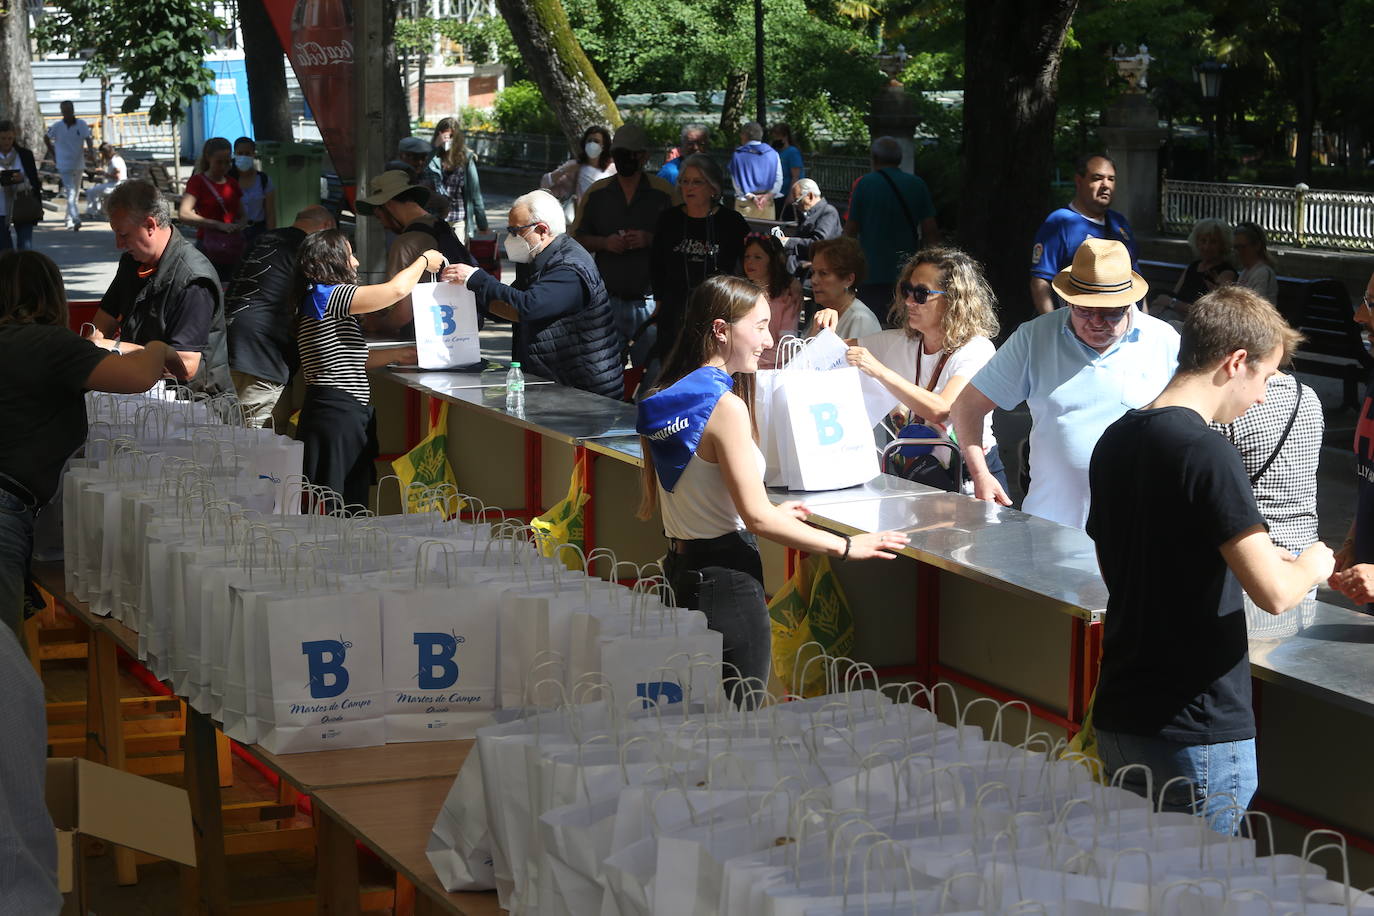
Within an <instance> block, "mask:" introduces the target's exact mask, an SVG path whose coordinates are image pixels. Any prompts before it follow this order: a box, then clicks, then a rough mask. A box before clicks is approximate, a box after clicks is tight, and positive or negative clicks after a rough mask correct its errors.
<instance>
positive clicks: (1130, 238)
mask: <svg viewBox="0 0 1374 916" xmlns="http://www.w3.org/2000/svg"><path fill="white" fill-rule="evenodd" d="M1074 171H1075V173H1076V174H1075V175H1074V178H1073V185H1074V195H1073V200H1071V201H1069V205H1068V206H1067V207H1060V208H1059V209H1058V210H1055V211H1054V212H1053V213H1051V214H1050V215H1049V216H1048V217H1046V218H1045V221H1044V222H1043V223H1041V224H1040V231H1039V232H1037V233H1035V245H1034V247H1032V248H1031V280H1030V292H1031V302H1032V303H1034V305H1035V310H1036V312H1038V313H1040V314H1044V313H1045V312H1052V311H1054V310H1055V309H1056V308H1057V307H1059V306H1061V305H1063V304H1064V303H1063V302H1062V301H1060V300H1058V299H1057V298H1056V297H1055V295H1054V292H1053V290H1051V289H1050V283H1051V282H1052V281H1053V280H1054V277H1055V275H1056V274H1057V273H1059V271H1061V270H1062V269H1063V268H1065V267H1067V266H1068V263H1069V261H1071V260H1072V259H1073V255H1074V252H1076V251H1077V250H1078V246H1079V245H1082V244H1083V240H1084V239H1086V238H1095V239H1112V240H1114V241H1117V242H1120V243H1122V244H1123V245H1125V246H1126V249H1127V250H1128V251H1130V253H1131V269H1132V270H1135V269H1136V261H1137V260H1138V258H1139V255H1138V253H1137V252H1136V247H1135V233H1133V232H1132V231H1131V224H1130V223H1128V222H1127V221H1126V217H1124V216H1122V215H1121V214H1120V213H1118V212H1117V211H1115V210H1112V209H1109V208H1110V206H1111V203H1112V197H1113V195H1114V194H1115V192H1116V163H1115V162H1113V161H1112V160H1111V159H1110V158H1108V157H1107V156H1103V155H1101V154H1093V155H1090V156H1084V157H1083V158H1082V159H1079V160H1078V164H1077V166H1076V168H1075V169H1074Z"/></svg>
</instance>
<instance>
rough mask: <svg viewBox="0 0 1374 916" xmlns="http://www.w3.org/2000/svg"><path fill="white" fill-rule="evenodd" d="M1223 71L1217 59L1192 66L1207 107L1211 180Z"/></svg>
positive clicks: (1215, 172)
mask: <svg viewBox="0 0 1374 916" xmlns="http://www.w3.org/2000/svg"><path fill="white" fill-rule="evenodd" d="M1225 71H1226V65H1225V64H1223V63H1221V62H1220V61H1217V60H1205V61H1203V62H1202V63H1200V64H1198V65H1197V66H1195V67H1193V75H1194V77H1196V78H1197V84H1198V89H1199V90H1200V92H1201V93H1202V101H1203V103H1204V104H1206V106H1207V109H1208V116H1209V117H1208V121H1207V173H1208V177H1209V178H1211V180H1212V181H1216V180H1217V108H1218V106H1219V105H1220V102H1219V100H1220V98H1221V75H1222V73H1224V72H1225Z"/></svg>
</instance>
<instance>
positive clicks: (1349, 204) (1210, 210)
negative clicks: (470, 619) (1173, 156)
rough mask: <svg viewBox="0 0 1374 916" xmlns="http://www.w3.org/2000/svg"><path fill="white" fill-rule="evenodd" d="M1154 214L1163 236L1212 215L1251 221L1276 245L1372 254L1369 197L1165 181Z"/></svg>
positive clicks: (1373, 221) (1373, 210)
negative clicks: (1158, 204) (1157, 209)
mask: <svg viewBox="0 0 1374 916" xmlns="http://www.w3.org/2000/svg"><path fill="white" fill-rule="evenodd" d="M1159 210H1160V221H1161V222H1162V224H1163V229H1164V231H1165V232H1174V233H1187V232H1188V231H1189V230H1190V229H1191V228H1192V226H1193V223H1195V222H1197V221H1198V220H1200V219H1205V218H1208V217H1211V218H1215V219H1220V220H1225V221H1226V222H1227V223H1229V224H1230V225H1232V226H1234V225H1235V224H1236V223H1239V222H1247V221H1248V222H1252V223H1256V224H1258V225H1259V226H1260V227H1261V228H1263V229H1264V232H1265V235H1267V236H1268V238H1269V241H1270V242H1273V243H1275V244H1280V245H1297V246H1299V247H1304V248H1339V249H1346V250H1358V251H1369V250H1374V193H1368V192H1362V191H1324V190H1319V189H1313V188H1309V187H1308V186H1307V185H1305V184H1299V185H1296V186H1294V187H1291V188H1287V187H1282V186H1279V185H1258V184H1213V183H1211V182H1205V181H1171V180H1168V179H1166V180H1165V181H1164V184H1163V188H1162V189H1161V194H1160V207H1159Z"/></svg>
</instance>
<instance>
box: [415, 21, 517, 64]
mask: <svg viewBox="0 0 1374 916" xmlns="http://www.w3.org/2000/svg"><path fill="white" fill-rule="evenodd" d="M436 35H437V36H439V37H440V38H443V39H446V40H447V41H449V42H451V43H452V44H454V45H456V46H457V47H458V48H460V49H461V51H462V55H461V56H462V59H463V60H465V61H468V62H470V63H474V64H486V63H492V62H493V61H499V62H501V63H504V64H515V63H518V62H519V60H520V52H519V51H518V50H517V49H516V47H515V39H513V38H512V37H511V34H510V29H509V28H507V27H506V21H505V20H504V19H502V18H501V17H500V16H480V17H478V18H476V19H473V20H471V21H467V22H465V21H463V20H461V19H453V18H446V19H430V18H427V17H426V18H420V19H397V20H396V47H398V48H401V49H404V50H408V51H428V49H429V47H430V45H431V43H432V42H433V41H434V36H436ZM456 56H457V55H453V56H451V57H456ZM450 62H453V61H452V59H451V60H450Z"/></svg>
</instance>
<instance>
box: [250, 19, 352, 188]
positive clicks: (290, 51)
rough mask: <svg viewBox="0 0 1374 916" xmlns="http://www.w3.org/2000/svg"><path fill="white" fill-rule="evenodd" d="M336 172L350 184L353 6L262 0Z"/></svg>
mask: <svg viewBox="0 0 1374 916" xmlns="http://www.w3.org/2000/svg"><path fill="white" fill-rule="evenodd" d="M264 4H265V5H266V7H267V13H268V15H269V16H271V17H272V24H273V25H274V26H275V27H276V29H277V37H278V38H280V39H281V46H282V47H283V48H284V49H286V56H287V58H288V59H289V60H290V61H291V67H292V69H294V70H295V71H296V79H297V81H298V82H300V84H301V91H302V92H303V93H305V101H306V104H308V105H309V106H310V110H311V111H312V112H313V113H314V115H315V123H316V124H317V125H319V128H320V135H321V136H322V137H323V138H324V145H325V148H326V149H328V150H329V158H330V159H331V160H333V162H334V170H335V171H336V172H338V173H339V177H340V178H341V179H343V181H344V183H345V184H346V185H349V184H352V183H353V179H354V176H355V175H356V172H355V171H354V162H355V157H354V153H353V142H354V139H353V138H354V130H355V127H354V124H353V4H352V3H351V2H350V0H264Z"/></svg>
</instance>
